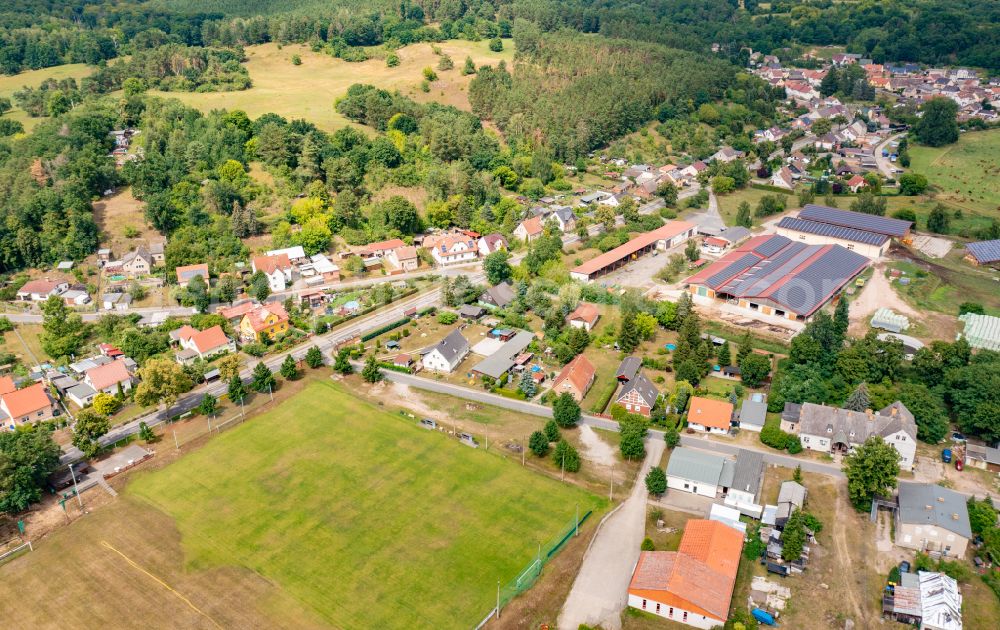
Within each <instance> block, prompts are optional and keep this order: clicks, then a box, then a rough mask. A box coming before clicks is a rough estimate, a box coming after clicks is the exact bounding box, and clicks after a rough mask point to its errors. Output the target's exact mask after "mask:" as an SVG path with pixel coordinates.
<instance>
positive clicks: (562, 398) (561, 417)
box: [552, 392, 580, 427]
mask: <svg viewBox="0 0 1000 630" xmlns="http://www.w3.org/2000/svg"><path fill="white" fill-rule="evenodd" d="M552 418H553V419H554V420H555V421H556V424H558V425H559V426H561V427H572V426H576V423H577V422H579V421H580V404H579V403H578V402H576V399H575V398H573V396H572V395H570V394H569V392H563V393H561V394H559V396H558V397H557V398H556V400H555V402H554V403H552Z"/></svg>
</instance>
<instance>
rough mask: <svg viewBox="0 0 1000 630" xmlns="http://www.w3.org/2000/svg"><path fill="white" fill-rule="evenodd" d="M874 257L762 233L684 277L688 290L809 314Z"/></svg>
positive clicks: (782, 312)
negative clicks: (870, 257) (693, 273)
mask: <svg viewBox="0 0 1000 630" xmlns="http://www.w3.org/2000/svg"><path fill="white" fill-rule="evenodd" d="M870 264H871V260H870V259H869V258H867V257H865V256H862V255H861V254H859V253H857V252H853V251H850V250H848V249H847V248H845V247H842V246H840V245H810V244H806V243H798V242H795V241H792V240H791V239H790V238H788V237H785V236H780V235H770V236H758V237H755V238H752V239H750V240H749V241H747V242H746V243H744V244H743V245H742V246H740V247H738V248H737V249H735V250H733V251H731V252H729V253H728V254H726V255H725V256H723V257H722V258H720V259H719V260H717V261H715V262H714V263H712V264H711V265H709V266H707V267H705V268H704V269H702V270H701V271H699V272H698V273H696V274H695V275H693V276H691V277H690V278H688V279H687V280H686V284H687V285H688V290H689V291H690V292H691V293H692V294H693V295H697V296H701V297H708V298H718V299H721V300H726V301H728V302H730V303H732V304H736V305H738V306H739V307H741V308H745V309H747V310H750V311H755V312H759V313H762V314H764V315H774V316H777V317H784V318H787V319H795V320H805V319H807V318H809V317H810V316H812V315H813V313H815V312H816V311H817V310H819V308H820V307H822V306H823V305H824V304H826V303H827V302H828V301H829V300H830V299H831V298H832V297H833V296H834V295H835V294H836V293H837V292H838V291H840V290H841V289H842V288H843V287H844V285H846V284H847V283H848V282H850V281H851V280H852V279H854V277H855V276H857V275H858V274H860V273H861V272H862V271H864V270H865V269H866V268H867V267H868V266H869V265H870Z"/></svg>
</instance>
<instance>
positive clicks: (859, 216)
mask: <svg viewBox="0 0 1000 630" xmlns="http://www.w3.org/2000/svg"><path fill="white" fill-rule="evenodd" d="M799 218H800V219H809V220H810V221H819V222H820V223H829V224H830V225H839V226H841V227H849V228H854V229H857V230H865V231H868V232H877V233H878V234H885V235H887V236H896V237H901V236H905V235H906V232H907V231H908V230H909V229H910V226H912V225H913V223H912V222H910V221H903V220H902V219H892V218H888V217H880V216H878V215H876V214H865V213H863V212H852V211H850V210H840V209H839V208H831V207H829V206H818V205H816V204H812V203H808V204H806V206H805V207H804V208H802V211H801V212H799Z"/></svg>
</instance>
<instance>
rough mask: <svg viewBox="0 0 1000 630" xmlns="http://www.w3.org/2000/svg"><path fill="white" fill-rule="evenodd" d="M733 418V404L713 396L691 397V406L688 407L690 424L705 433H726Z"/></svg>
mask: <svg viewBox="0 0 1000 630" xmlns="http://www.w3.org/2000/svg"><path fill="white" fill-rule="evenodd" d="M732 419H733V405H732V404H730V403H728V402H725V401H722V400H715V399H712V398H702V397H701V396H692V397H691V407H690V408H689V409H688V415H687V421H688V426H689V427H690V428H692V429H694V430H695V431H701V432H703V433H716V434H718V435H725V434H727V433H729V428H730V426H731V424H732Z"/></svg>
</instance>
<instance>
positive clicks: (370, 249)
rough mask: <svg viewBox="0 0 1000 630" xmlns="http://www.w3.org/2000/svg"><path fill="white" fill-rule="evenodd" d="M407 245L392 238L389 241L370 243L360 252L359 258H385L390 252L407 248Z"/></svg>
mask: <svg viewBox="0 0 1000 630" xmlns="http://www.w3.org/2000/svg"><path fill="white" fill-rule="evenodd" d="M405 246H406V243H404V242H403V241H402V240H400V239H398V238H391V239H389V240H387V241H379V242H377V243H369V244H367V245H365V246H364V247H363V248H361V249H360V250H358V252H357V254H358V256H361V257H362V258H372V257H375V258H384V257H385V256H386V255H387V254H388V253H389V252H390V251H392V250H394V249H396V248H397V247H405Z"/></svg>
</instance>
